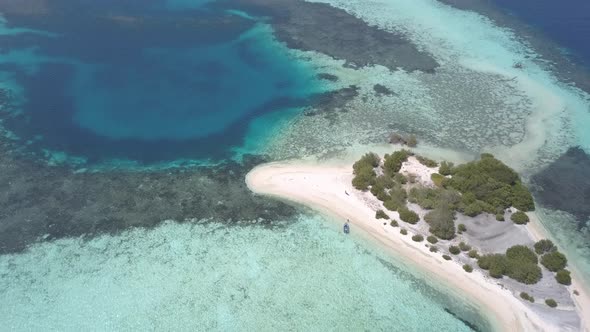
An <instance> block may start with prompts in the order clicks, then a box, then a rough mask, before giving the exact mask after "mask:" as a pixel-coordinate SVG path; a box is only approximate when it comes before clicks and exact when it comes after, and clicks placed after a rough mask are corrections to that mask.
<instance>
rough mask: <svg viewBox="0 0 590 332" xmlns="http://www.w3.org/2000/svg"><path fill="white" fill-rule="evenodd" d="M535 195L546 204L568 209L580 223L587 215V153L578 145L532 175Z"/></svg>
mask: <svg viewBox="0 0 590 332" xmlns="http://www.w3.org/2000/svg"><path fill="white" fill-rule="evenodd" d="M532 182H533V184H534V187H533V190H534V194H535V197H536V198H537V199H538V200H539V201H540V202H541V203H542V204H543V205H544V206H546V207H549V208H552V209H557V210H562V211H565V212H568V213H570V214H572V215H574V216H575V217H576V219H578V221H580V224H583V223H585V222H586V221H587V220H588V218H590V204H589V202H590V156H588V154H587V153H586V152H585V151H584V150H582V149H581V148H579V147H573V148H570V149H569V150H568V151H567V152H566V153H565V154H563V155H562V156H561V157H559V159H557V160H556V161H554V162H553V163H552V164H551V165H549V166H548V167H547V168H545V169H544V170H542V171H541V172H539V173H537V174H535V175H534V176H533V177H532Z"/></svg>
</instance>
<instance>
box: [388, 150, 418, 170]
mask: <svg viewBox="0 0 590 332" xmlns="http://www.w3.org/2000/svg"><path fill="white" fill-rule="evenodd" d="M411 155H412V153H411V152H410V151H408V150H399V151H396V152H394V153H392V154H386V155H385V158H384V159H385V161H384V162H383V171H384V172H385V174H387V175H389V176H391V177H393V176H394V175H395V174H396V173H397V172H399V169H400V168H401V167H402V163H403V162H404V161H407V160H408V157H409V156H411Z"/></svg>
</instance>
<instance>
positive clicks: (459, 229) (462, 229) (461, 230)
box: [457, 224, 467, 233]
mask: <svg viewBox="0 0 590 332" xmlns="http://www.w3.org/2000/svg"><path fill="white" fill-rule="evenodd" d="M457 230H458V231H459V232H461V233H463V232H467V227H466V226H465V224H459V225H457Z"/></svg>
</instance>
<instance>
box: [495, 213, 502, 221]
mask: <svg viewBox="0 0 590 332" xmlns="http://www.w3.org/2000/svg"><path fill="white" fill-rule="evenodd" d="M496 220H498V221H504V214H503V213H498V214H496Z"/></svg>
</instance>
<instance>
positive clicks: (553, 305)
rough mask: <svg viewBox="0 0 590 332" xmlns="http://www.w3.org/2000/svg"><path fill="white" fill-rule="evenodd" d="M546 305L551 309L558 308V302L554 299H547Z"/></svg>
mask: <svg viewBox="0 0 590 332" xmlns="http://www.w3.org/2000/svg"><path fill="white" fill-rule="evenodd" d="M545 304H546V305H548V306H549V307H551V308H555V307H557V302H556V301H555V300H554V299H546V300H545Z"/></svg>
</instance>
